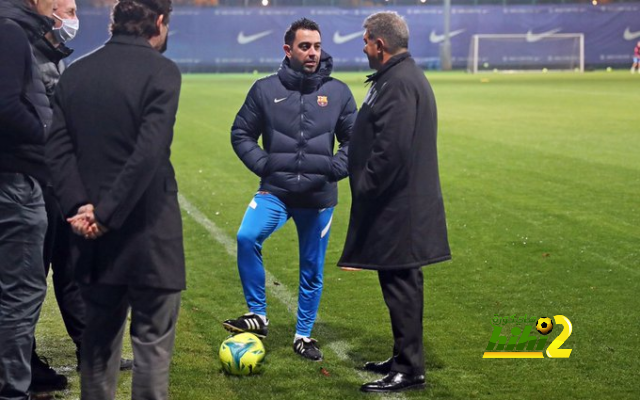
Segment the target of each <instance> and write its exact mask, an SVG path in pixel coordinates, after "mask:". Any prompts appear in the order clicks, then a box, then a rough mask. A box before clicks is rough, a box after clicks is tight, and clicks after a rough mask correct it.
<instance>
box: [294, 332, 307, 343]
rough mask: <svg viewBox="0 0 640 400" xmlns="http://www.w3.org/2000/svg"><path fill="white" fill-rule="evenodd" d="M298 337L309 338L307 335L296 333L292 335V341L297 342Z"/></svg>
mask: <svg viewBox="0 0 640 400" xmlns="http://www.w3.org/2000/svg"><path fill="white" fill-rule="evenodd" d="M300 339H309V336H302V335H298V334H297V333H296V335H295V336H294V337H293V343H295V342H297V341H298V340H300Z"/></svg>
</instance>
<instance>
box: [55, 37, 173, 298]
mask: <svg viewBox="0 0 640 400" xmlns="http://www.w3.org/2000/svg"><path fill="white" fill-rule="evenodd" d="M180 82H181V76H180V71H179V70H178V68H177V66H176V65H175V64H174V63H173V62H172V61H171V60H169V59H168V58H166V57H164V56H162V54H160V53H159V52H158V51H157V50H155V49H153V48H152V47H151V46H150V45H149V42H148V41H147V40H145V39H144V38H142V37H135V36H128V35H115V36H113V37H112V38H111V39H110V40H109V41H108V42H107V43H106V44H105V45H104V46H103V47H101V48H99V49H98V50H96V51H95V52H93V53H91V54H89V55H88V56H86V57H84V58H81V59H79V60H78V61H76V62H75V63H73V64H71V65H70V66H69V68H67V70H66V71H65V73H64V74H63V75H62V77H61V79H60V82H59V83H58V85H57V87H56V91H55V97H54V102H53V112H54V117H53V126H52V129H51V133H50V134H49V137H48V140H47V144H46V146H45V155H46V159H47V164H48V165H49V167H50V169H51V173H52V178H53V183H54V189H55V192H56V195H57V196H58V198H59V200H60V204H61V205H62V208H63V212H64V213H65V215H67V216H72V215H74V214H75V213H76V211H77V208H78V207H79V206H81V205H83V204H86V203H91V204H93V205H94V206H95V215H96V219H97V220H98V222H100V223H102V224H103V225H105V226H106V227H107V228H109V232H108V233H106V234H105V235H104V236H102V237H101V238H98V239H97V240H85V239H83V238H81V237H79V236H76V235H73V236H74V238H73V243H72V257H73V259H74V261H75V263H76V267H77V268H76V277H77V278H78V279H79V280H80V281H81V282H83V283H92V284H95V283H99V284H116V285H132V286H142V287H150V288H159V289H169V290H182V289H184V288H185V265H184V250H183V243H182V221H181V216H180V208H179V205H178V185H177V183H176V179H175V173H174V169H173V166H172V165H171V162H170V160H169V155H170V146H171V141H172V139H173V126H174V123H175V116H176V111H177V108H178V98H179V96H180Z"/></svg>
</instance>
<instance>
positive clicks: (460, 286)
mask: <svg viewBox="0 0 640 400" xmlns="http://www.w3.org/2000/svg"><path fill="white" fill-rule="evenodd" d="M259 76H260V75H185V76H184V77H183V86H182V94H181V100H180V109H179V114H178V121H177V125H176V130H175V138H174V144H173V148H172V149H173V153H172V161H173V164H174V166H175V167H176V170H177V175H178V184H179V187H180V194H181V196H182V198H181V200H182V205H183V221H184V234H185V250H186V258H187V282H188V290H187V291H186V292H184V294H183V302H182V310H181V314H180V319H179V323H178V334H177V339H176V349H175V354H174V358H173V366H172V374H171V387H170V390H171V398H172V399H190V400H191V399H238V400H240V399H243V400H244V399H261V400H262V399H287V400H293V399H350V398H365V397H367V396H368V397H376V395H366V394H361V393H360V392H359V391H358V389H359V385H360V384H362V383H363V382H365V381H367V380H371V379H373V378H375V376H374V375H369V374H365V373H363V372H361V371H359V370H358V369H357V368H358V367H359V366H360V365H361V364H362V363H363V362H364V361H367V360H382V359H386V358H387V357H388V356H389V355H390V352H391V350H392V336H391V329H390V323H389V317H388V314H387V311H386V307H385V306H384V302H383V300H382V294H381V292H380V289H379V285H378V281H377V275H376V274H375V273H373V272H369V271H361V272H344V271H341V270H340V269H338V268H337V267H335V264H336V261H337V259H338V257H339V256H340V253H341V249H342V245H343V243H344V238H345V234H346V228H347V222H348V216H349V206H350V196H349V190H348V182H347V181H346V180H345V181H343V182H341V184H340V203H339V205H338V206H337V208H336V211H335V215H334V218H333V226H332V233H331V241H330V244H329V249H328V252H327V260H326V266H325V290H324V294H323V298H322V302H321V305H320V313H319V321H318V323H317V324H316V327H315V330H314V337H315V338H317V339H318V341H319V344H320V346H321V349H322V350H323V352H324V355H325V361H323V362H322V363H313V362H309V361H306V360H304V359H302V358H301V357H299V356H297V355H295V354H294V353H293V351H292V341H293V335H294V326H295V308H296V301H297V300H296V296H297V287H298V262H297V236H296V233H295V226H294V224H293V223H291V222H290V223H289V224H287V225H286V226H285V227H284V228H283V229H282V230H280V231H278V232H276V233H275V234H274V235H273V236H272V238H271V239H270V240H268V241H267V242H266V243H265V246H264V249H263V253H264V258H265V265H266V268H267V270H268V271H269V273H270V275H269V279H268V286H267V290H268V292H267V296H268V301H269V317H270V320H271V325H270V330H269V337H268V338H267V339H266V340H265V341H264V344H265V347H266V349H267V363H266V365H265V371H264V372H263V373H262V374H261V375H259V376H253V377H245V378H236V377H229V376H226V375H225V374H223V373H222V371H221V368H220V364H219V361H218V355H217V353H218V348H219V346H220V343H221V342H222V341H223V340H224V338H226V337H227V335H228V334H227V332H226V331H225V330H224V329H223V328H222V326H221V321H222V320H224V319H226V318H231V317H237V316H238V315H240V314H242V313H244V312H246V306H245V303H244V297H243V295H242V288H241V285H240V280H239V278H238V273H237V268H236V264H235V255H234V251H235V250H234V249H235V233H236V231H237V229H238V226H239V224H240V221H241V219H242V216H243V214H244V211H245V208H246V207H247V204H248V203H249V201H250V199H251V197H252V195H253V193H254V191H255V190H256V189H257V185H258V178H257V177H256V176H254V175H253V174H252V173H251V172H249V171H248V170H247V169H246V168H245V167H244V165H243V164H242V163H241V162H240V161H239V160H238V159H237V157H236V155H235V153H234V152H233V150H232V148H231V144H230V139H229V131H230V126H231V123H232V121H233V119H234V117H235V114H236V112H237V111H238V109H239V108H240V106H241V104H242V102H243V101H244V98H245V95H246V93H247V91H248V89H249V87H250V85H251V84H252V82H253V81H254V80H255V79H256V78H257V77H259ZM427 76H428V78H429V79H430V81H431V83H432V86H433V88H434V92H435V94H436V99H437V101H438V109H439V135H438V144H439V158H440V176H441V180H442V190H443V194H444V198H445V207H446V212H447V222H448V227H449V239H450V243H451V250H452V254H453V261H451V262H446V263H441V264H436V265H434V266H431V267H428V268H425V270H424V272H425V319H424V324H425V352H426V354H425V355H426V359H427V384H428V386H427V390H425V391H422V392H406V393H403V394H400V395H394V396H386V397H385V396H381V398H393V399H404V398H449V399H471V398H480V399H482V398H486V399H489V398H490V399H505V400H507V399H533V398H540V399H546V398H554V399H555V398H558V399H559V398H567V399H595V398H604V399H636V398H637V397H638V385H637V373H638V371H639V370H640V361H639V357H638V352H637V346H638V344H639V343H640V337H639V336H638V331H639V329H638V328H640V322H639V319H638V317H637V313H638V312H637V310H638V309H640V297H639V296H638V292H639V289H640V268H639V267H640V261H639V260H638V259H639V256H640V230H639V228H638V227H639V226H640V203H639V200H638V199H640V157H639V155H638V152H639V150H640V118H639V117H638V114H639V113H638V110H639V107H640V76H638V75H631V74H629V72H628V71H626V70H625V71H624V72H612V73H605V72H593V73H586V74H571V73H559V74H514V75H503V74H487V75H467V74H464V73H427ZM335 77H338V78H340V79H342V80H344V81H345V82H346V83H347V84H348V85H349V86H350V87H351V89H352V91H353V94H354V96H355V97H356V101H357V103H358V105H360V104H361V102H362V99H363V98H364V95H365V93H366V87H365V86H364V84H363V81H364V79H365V73H348V74H347V73H343V74H335ZM329 101H331V99H329ZM633 310H636V311H633ZM525 314H527V315H533V316H549V317H552V316H554V315H564V316H566V317H567V318H568V319H570V320H571V322H572V324H573V333H572V335H571V336H570V337H569V338H568V339H567V341H566V343H565V344H564V345H563V346H562V347H563V348H570V349H573V350H572V353H571V356H570V357H569V358H564V359H553V358H548V357H546V355H545V358H544V359H498V360H496V359H483V358H482V355H483V352H484V351H485V348H486V347H487V344H488V342H489V338H490V337H491V333H492V331H493V326H492V319H493V318H494V315H499V316H512V315H517V316H524V315H525ZM506 327H507V328H504V329H505V330H506V329H510V328H511V327H512V326H511V325H506ZM561 331H562V327H560V326H557V327H556V328H555V329H554V330H553V331H552V333H551V334H550V335H549V339H548V342H547V343H549V342H551V340H553V339H554V338H555V337H557V336H558V335H559V334H560V332H561ZM504 334H506V332H503V335H504ZM37 337H38V347H39V352H40V354H41V355H44V356H46V357H48V358H49V359H50V360H51V363H52V366H53V367H54V368H56V369H58V370H61V371H62V372H64V373H65V374H66V375H67V376H68V377H69V379H70V382H71V387H70V389H69V390H68V391H66V392H61V393H57V394H56V397H57V398H68V399H76V398H78V397H79V380H78V375H77V373H76V372H75V370H74V369H73V368H74V367H75V356H74V352H73V350H74V349H73V347H72V344H71V341H70V339H69V338H68V337H67V336H66V333H65V332H64V327H63V324H62V321H61V318H60V316H59V312H58V310H57V306H56V305H55V299H54V295H53V290H52V288H51V287H50V290H49V293H48V296H47V302H46V304H45V307H44V309H43V314H42V318H41V323H40V324H39V326H38V331H37ZM128 342H129V341H128V339H125V344H126V345H125V347H126V348H125V356H128V357H131V351H130V347H129V346H128ZM130 377H131V373H130V372H126V373H123V374H121V382H120V388H119V389H118V390H119V394H118V399H127V398H130V393H129V390H128V388H129V385H130Z"/></svg>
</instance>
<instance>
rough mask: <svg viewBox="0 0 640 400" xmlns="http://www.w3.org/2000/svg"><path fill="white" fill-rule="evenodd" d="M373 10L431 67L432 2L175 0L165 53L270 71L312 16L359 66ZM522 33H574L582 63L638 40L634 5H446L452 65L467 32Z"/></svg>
mask: <svg viewBox="0 0 640 400" xmlns="http://www.w3.org/2000/svg"><path fill="white" fill-rule="evenodd" d="M381 10H393V11H397V12H398V13H399V14H401V15H402V16H403V17H404V18H405V19H406V21H407V23H408V25H409V30H410V41H409V49H410V51H411V53H412V54H413V56H414V57H415V58H416V60H417V61H418V63H419V64H420V65H422V66H423V67H425V68H438V66H439V58H440V57H439V55H440V46H441V44H442V42H443V41H444V36H443V9H442V7H436V6H411V7H385V8H383V9H377V8H371V7H367V8H338V7H278V8H276V7H259V8H257V7H256V8H231V7H229V8H227V7H215V8H200V7H176V9H175V10H174V12H173V14H172V17H171V24H170V37H169V50H168V51H167V56H168V57H170V58H171V59H173V60H174V61H176V62H177V63H178V64H179V65H180V66H181V68H182V69H183V70H185V71H232V70H252V69H260V70H270V69H271V70H272V69H275V68H277V66H278V65H279V64H280V62H281V61H282V57H283V50H282V45H283V34H284V32H285V30H286V29H287V27H288V26H289V24H290V23H291V22H292V21H293V20H295V19H298V18H301V17H307V18H311V19H313V20H315V21H316V22H318V23H319V25H320V28H321V29H322V39H323V48H324V49H325V50H326V51H327V52H329V53H330V54H331V55H332V56H333V58H334V64H335V67H336V69H343V70H345V69H367V68H368V67H367V60H366V57H365V55H364V54H363V53H362V44H363V43H362V33H363V29H362V22H363V20H364V18H365V17H366V16H368V15H370V14H372V13H374V12H377V11H381ZM109 12H110V10H109V9H107V8H94V9H81V10H80V12H79V16H80V18H81V29H80V32H79V34H78V37H77V38H76V39H75V40H74V41H73V42H71V43H70V45H71V47H74V48H75V49H76V52H75V54H74V57H76V58H77V57H78V56H81V55H82V54H86V53H87V52H89V51H91V50H92V49H94V48H96V47H97V46H99V45H101V44H102V43H104V42H105V41H106V40H107V39H108V37H109V33H108V23H109ZM496 33H497V34H525V35H526V40H527V41H528V42H536V41H540V40H541V39H543V38H544V37H546V36H548V35H551V34H554V33H582V34H584V37H585V63H586V65H587V66H594V67H595V66H608V65H617V64H627V63H630V62H631V57H632V54H633V48H634V46H635V44H636V42H637V41H639V40H640V4H638V3H628V4H627V3H617V4H612V5H602V6H592V5H586V4H573V5H527V6H507V7H503V6H454V7H452V10H451V46H452V48H451V50H452V58H453V60H452V61H453V66H454V67H456V68H465V67H466V66H467V58H468V54H469V44H470V41H471V37H472V35H474V34H496Z"/></svg>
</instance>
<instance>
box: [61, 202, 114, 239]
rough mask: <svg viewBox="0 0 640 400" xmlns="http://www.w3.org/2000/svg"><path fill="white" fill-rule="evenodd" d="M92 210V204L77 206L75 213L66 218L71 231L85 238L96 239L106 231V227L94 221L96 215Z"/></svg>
mask: <svg viewBox="0 0 640 400" xmlns="http://www.w3.org/2000/svg"><path fill="white" fill-rule="evenodd" d="M93 211H94V207H93V204H85V205H84V206H82V207H80V208H78V212H77V214H76V215H74V216H73V217H71V218H67V222H69V223H70V224H71V230H72V231H73V233H75V234H76V235H79V236H82V237H84V238H85V239H97V238H99V237H100V236H102V235H104V234H105V233H107V231H108V229H107V227H105V226H103V225H101V224H100V223H99V222H98V221H96V216H95V214H94V213H93Z"/></svg>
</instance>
